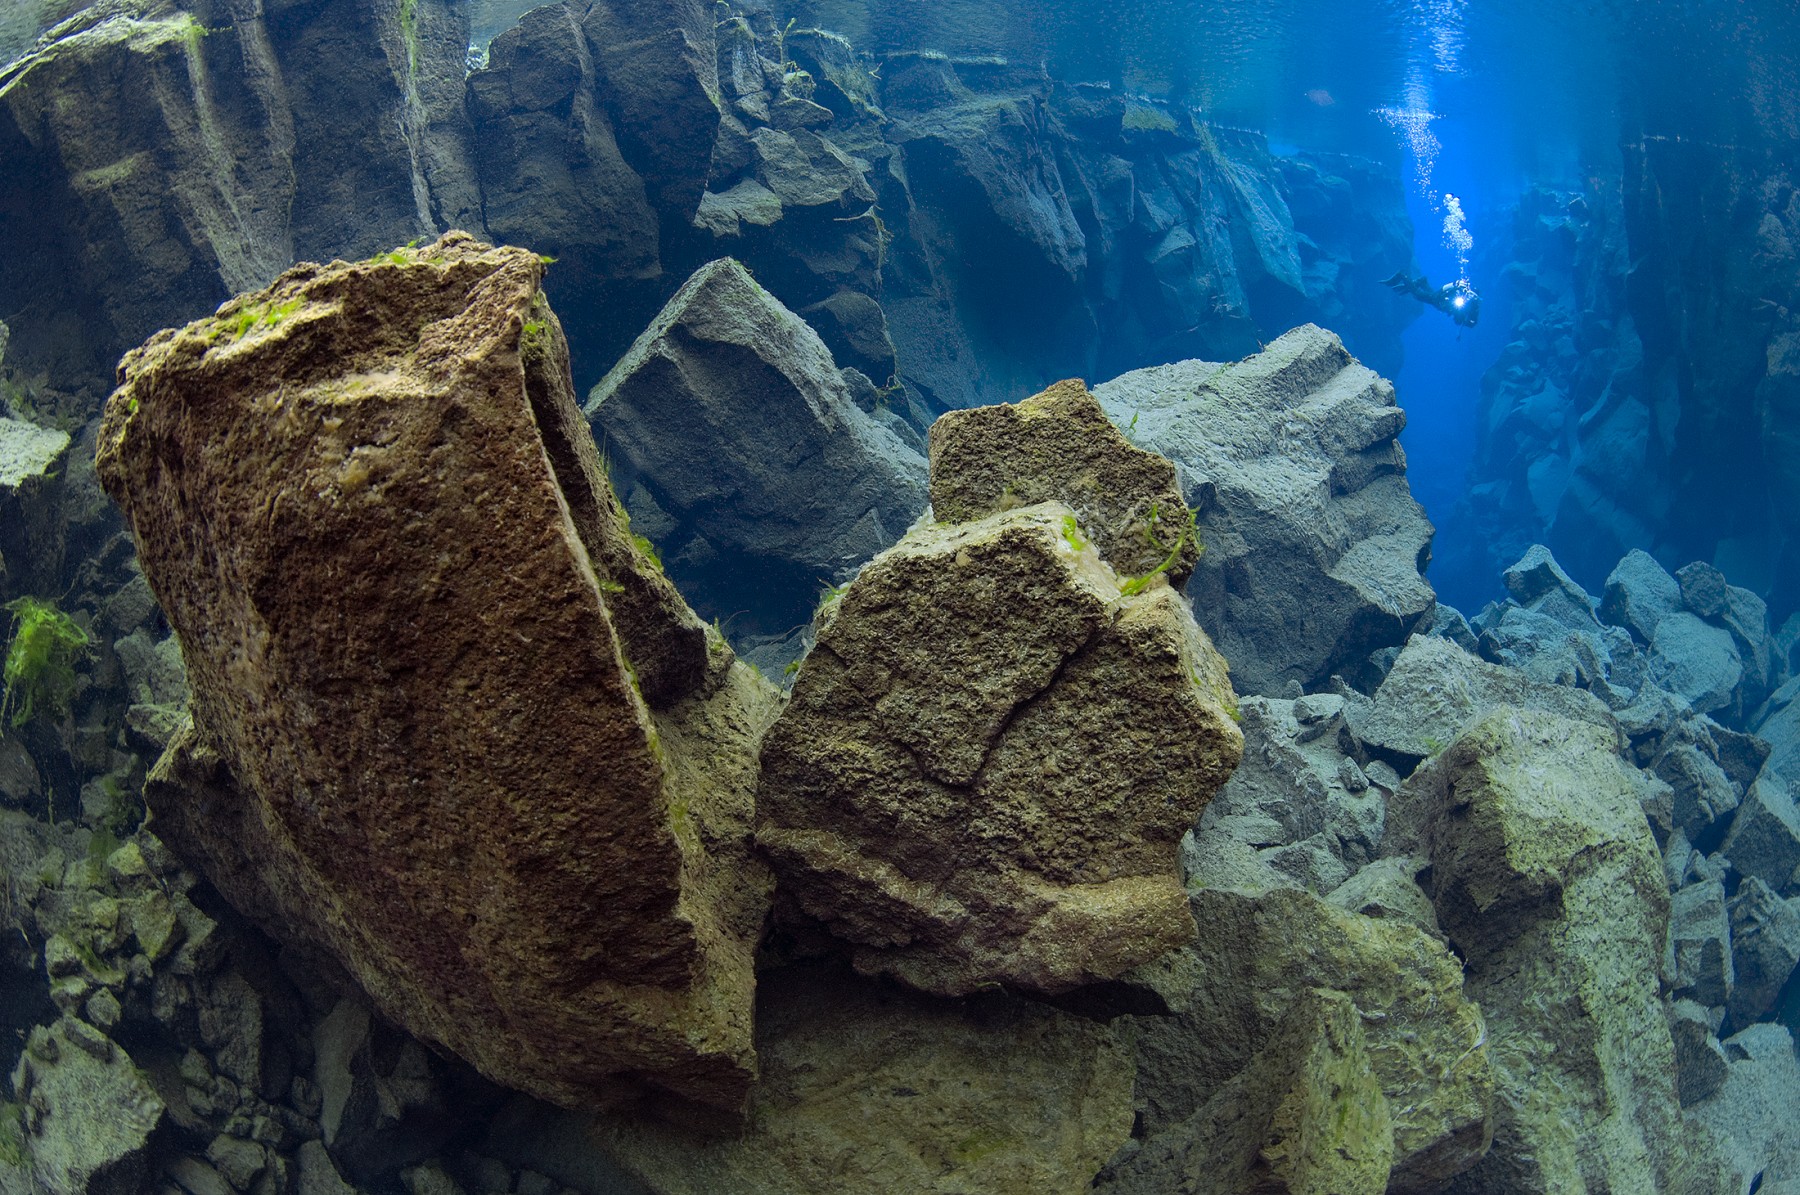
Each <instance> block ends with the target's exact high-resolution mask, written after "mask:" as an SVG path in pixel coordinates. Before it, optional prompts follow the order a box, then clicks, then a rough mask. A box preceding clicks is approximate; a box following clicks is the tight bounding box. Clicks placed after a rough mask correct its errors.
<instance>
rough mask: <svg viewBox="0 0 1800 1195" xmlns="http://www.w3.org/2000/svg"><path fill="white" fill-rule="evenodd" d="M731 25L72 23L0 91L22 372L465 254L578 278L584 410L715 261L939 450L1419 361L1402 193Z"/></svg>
mask: <svg viewBox="0 0 1800 1195" xmlns="http://www.w3.org/2000/svg"><path fill="white" fill-rule="evenodd" d="M722 11H723V16H722V17H721V15H720V14H715V13H714V11H713V10H712V9H711V8H710V7H706V6H702V5H698V4H691V3H683V4H676V5H652V4H641V3H628V2H625V0H618V2H608V3H593V4H590V3H564V4H552V5H547V6H544V7H541V8H537V9H534V10H532V11H531V12H529V13H527V14H525V16H524V17H523V19H522V20H521V21H520V22H519V23H518V24H517V25H516V26H513V27H512V28H509V29H506V30H505V31H504V32H502V33H500V35H499V36H497V37H495V38H494V40H493V41H492V43H491V45H488V46H487V52H486V56H485V60H484V61H482V62H480V63H479V64H477V67H478V68H477V69H475V70H473V72H472V73H469V74H467V77H466V79H465V72H464V51H465V47H466V45H467V43H468V37H469V32H470V30H469V27H468V24H467V22H468V19H469V17H468V14H467V12H466V10H465V8H464V7H463V6H462V5H459V4H448V3H444V2H443V0H404V2H402V0H381V2H380V3H376V4H373V5H369V4H361V3H351V2H350V0H331V2H329V3H324V4H316V5H305V6H299V7H294V6H284V7H281V8H278V9H271V10H269V11H267V12H264V11H262V10H258V11H256V12H240V11H239V10H238V9H237V8H235V7H232V6H229V5H225V4H223V3H207V2H196V3H195V4H193V5H181V4H178V3H175V2H174V0H116V2H113V3H108V4H105V5H96V6H92V7H90V8H88V9H86V10H84V12H83V13H82V14H81V15H79V16H77V17H76V18H73V19H72V20H71V21H70V22H69V23H67V24H65V25H64V26H61V27H59V28H58V29H57V30H55V31H53V33H52V35H51V36H50V39H49V40H48V41H47V42H46V44H45V45H44V46H43V47H42V48H41V49H39V50H37V51H35V52H33V53H30V54H27V55H26V56H24V57H23V58H21V59H20V60H19V61H17V62H15V63H14V64H13V65H11V66H10V67H7V68H6V69H5V71H4V73H0V158H3V159H4V160H5V161H7V163H8V165H9V169H8V171H7V172H6V177H5V179H4V180H0V211H5V212H8V213H11V218H12V220H13V222H14V223H13V226H14V227H15V228H17V229H18V230H19V243H20V244H21V245H27V246H31V247H32V248H31V249H30V250H29V251H27V252H23V253H18V254H8V255H7V256H6V257H5V259H4V260H0V309H3V310H5V311H6V312H7V313H8V316H9V319H11V318H12V317H13V316H14V313H17V318H16V319H14V320H13V322H14V332H15V333H16V340H15V345H14V350H13V352H14V355H15V357H16V358H17V364H18V365H19V367H20V368H24V369H28V370H30V371H31V372H33V373H36V372H38V371H44V372H46V373H47V374H48V375H49V377H50V379H51V381H52V382H53V383H54V384H55V385H56V386H59V387H62V388H66V389H70V390H76V389H80V388H82V387H84V386H85V387H86V388H87V391H88V399H87V402H88V409H89V410H92V409H93V407H94V406H95V405H97V400H98V398H99V397H100V395H101V394H102V393H103V392H104V390H105V389H106V386H107V381H106V379H108V378H109V376H110V373H111V367H112V362H113V360H114V359H115V358H116V357H117V355H118V354H119V353H121V352H122V351H123V350H124V349H125V348H127V347H129V346H130V345H132V344H134V343H136V342H137V341H139V340H141V339H142V338H143V337H145V336H147V335H148V334H149V333H150V332H151V331H153V330H154V329H155V328H156V327H158V326H161V325H163V324H167V323H172V322H178V321H180V320H183V319H191V318H194V317H197V316H199V315H201V314H204V313H205V312H206V311H208V310H210V309H211V308H212V307H213V306H215V305H216V304H217V303H219V302H220V301H222V300H223V299H224V298H226V297H227V296H228V295H230V294H232V293H234V292H236V291H240V290H245V289H251V288H254V287H258V286H262V285H265V284H267V283H268V282H269V281H271V280H272V279H273V277H274V276H275V275H276V274H277V273H279V272H280V271H281V270H282V269H284V268H286V267H287V266H288V265H289V264H291V263H292V262H294V261H296V260H308V259H312V260H328V259H329V258H331V257H333V256H343V257H346V258H350V259H356V258H361V257H365V256H367V255H369V254H371V253H373V252H376V251H380V250H385V249H388V248H390V247H392V246H394V245H397V244H401V243H403V242H406V241H408V240H410V239H413V238H415V237H419V236H422V235H423V236H430V235H433V234H435V233H436V232H438V231H441V230H444V229H448V228H463V229H466V230H468V231H470V232H471V233H474V234H476V235H478V236H483V237H486V238H489V239H494V240H497V241H504V242H511V243H516V244H526V245H529V246H531V247H532V248H533V249H534V250H536V251H539V252H544V253H548V254H550V255H553V256H555V257H557V258H558V268H557V269H556V270H555V271H553V272H552V274H551V277H550V281H549V284H548V285H549V287H550V291H551V294H552V298H554V299H555V300H556V302H557V304H558V309H559V311H560V312H561V314H562V317H563V320H564V322H565V325H566V326H567V327H568V328H569V330H570V336H571V340H572V342H573V344H574V346H575V355H576V372H577V378H578V381H579V382H581V383H582V384H583V385H584V386H585V385H587V384H590V383H591V382H592V381H593V380H595V379H597V378H598V377H599V376H600V374H601V373H602V372H604V370H605V369H606V368H607V367H608V366H609V365H610V364H611V363H612V361H613V360H615V359H616V358H617V357H618V356H619V355H620V354H621V353H623V351H624V350H625V348H626V347H627V345H628V344H629V341H630V339H631V336H632V334H633V332H634V330H635V329H637V328H640V327H642V326H643V325H644V324H645V323H646V322H648V320H649V318H650V316H651V315H652V313H653V312H654V311H655V309H656V307H657V306H658V305H660V304H661V303H662V302H663V301H664V300H665V299H666V298H667V297H668V296H669V295H670V294H671V293H672V292H673V291H674V290H675V289H676V287H677V285H678V284H679V283H680V282H681V280H682V279H684V278H686V277H687V276H688V275H689V273H690V272H691V271H692V270H693V269H695V268H696V267H698V266H699V265H700V264H702V263H703V262H705V261H708V260H711V259H713V258H717V257H719V256H721V255H724V254H731V255H733V256H737V257H739V258H741V259H743V260H745V261H746V262H748V263H749V264H751V266H752V267H753V268H754V269H755V270H756V272H757V275H758V277H759V278H761V279H762V280H763V282H764V283H765V284H766V285H767V286H768V287H769V288H770V289H771V290H772V291H773V292H774V293H775V294H776V295H777V296H778V297H779V298H780V299H781V300H782V301H783V302H785V303H786V304H787V305H788V306H789V307H791V308H793V309H794V310H796V311H800V312H801V313H802V314H803V315H804V316H805V317H806V318H807V319H808V320H809V321H811V322H813V323H814V324H815V325H816V326H817V327H818V328H819V330H820V332H821V333H822V334H823V335H824V336H825V337H826V340H827V342H828V343H829V344H830V345H831V347H832V348H833V350H834V352H837V353H838V354H839V356H840V358H841V360H842V363H844V364H848V365H853V366H855V367H856V368H858V369H860V370H861V371H862V372H864V373H865V374H867V375H868V376H869V377H870V378H872V379H873V381H874V382H875V384H876V385H877V386H887V385H889V384H890V383H893V382H904V383H905V384H906V386H907V388H908V392H909V393H910V397H911V398H912V399H914V400H916V401H917V402H918V403H920V404H922V405H921V407H919V408H918V410H917V412H916V414H915V424H916V426H917V427H918V428H919V429H920V430H922V429H923V426H924V423H925V422H926V421H928V419H929V417H930V415H931V414H933V413H935V412H937V411H939V410H943V409H946V408H950V407H962V406H970V405H976V404H979V403H983V402H994V401H1000V400H1004V399H1010V398H1015V397H1017V396H1018V395H1020V394H1025V393H1031V392H1032V391H1035V390H1037V389H1040V388H1041V387H1042V386H1044V385H1046V384H1048V383H1049V382H1051V381H1054V380H1055V379H1057V378H1059V377H1065V376H1070V375H1080V376H1089V377H1095V376H1107V375H1110V374H1112V373H1116V372H1118V371H1120V370H1122V369H1126V368H1131V367H1134V366H1137V365H1142V364H1148V363H1152V362H1155V361H1161V360H1167V359H1170V358H1173V357H1179V356H1192V355H1200V356H1209V357H1233V356H1237V355H1240V354H1242V353H1244V352H1247V351H1249V350H1250V349H1251V348H1253V347H1254V346H1255V344H1256V342H1257V340H1258V339H1263V340H1266V339H1269V338H1271V337H1272V336H1274V335H1275V334H1277V333H1279V332H1281V331H1283V330H1285V329H1286V328H1287V327H1289V326H1290V325H1291V324H1293V323H1296V322H1299V321H1301V320H1303V319H1308V318H1311V319H1317V320H1320V321H1322V322H1326V321H1328V322H1330V323H1331V324H1332V326H1334V327H1337V328H1339V329H1340V331H1341V332H1342V333H1343V334H1344V335H1345V336H1347V337H1349V338H1350V339H1351V340H1352V341H1353V342H1354V343H1355V344H1356V346H1357V348H1358V351H1359V352H1361V353H1363V354H1365V355H1366V356H1368V357H1369V358H1370V359H1371V360H1372V361H1373V362H1374V363H1375V364H1376V365H1377V366H1378V367H1379V368H1382V369H1383V370H1384V371H1386V372H1390V373H1391V372H1392V371H1393V369H1394V368H1395V367H1396V366H1397V363H1398V342H1397V339H1396V338H1395V337H1394V335H1393V334H1392V332H1391V329H1392V328H1393V327H1394V326H1396V325H1397V321H1396V319H1395V318H1394V317H1395V316H1396V314H1397V313H1398V312H1399V310H1400V308H1399V305H1398V302H1399V301H1398V300H1396V299H1395V298H1394V296H1392V295H1391V294H1389V293H1388V292H1386V291H1385V290H1383V289H1382V288H1381V287H1380V286H1379V274H1380V270H1379V265H1380V264H1381V263H1386V262H1389V261H1392V260H1398V259H1401V258H1403V257H1404V256H1405V254H1406V246H1407V243H1408V241H1409V236H1410V230H1409V229H1408V228H1407V227H1406V224H1405V221H1404V218H1403V216H1402V214H1401V213H1402V204H1401V194H1400V189H1399V182H1398V179H1397V178H1396V177H1392V176H1390V175H1388V174H1385V173H1383V172H1382V171H1381V170H1380V169H1379V168H1377V167H1374V166H1372V165H1369V164H1366V163H1359V162H1355V161H1352V160H1348V159H1345V160H1334V161H1329V162H1328V161H1326V160H1324V159H1316V160H1315V159H1291V160H1290V159H1281V158H1277V157H1275V156H1273V155H1271V154H1270V153H1269V151H1268V149H1267V146H1266V145H1265V144H1264V143H1263V141H1262V140H1261V139H1260V138H1259V137H1257V136H1256V135H1253V134H1246V133H1240V132H1235V131H1231V130H1227V129H1224V128H1213V127H1211V126H1208V125H1206V124H1205V123H1203V122H1201V121H1199V120H1198V119H1197V118H1195V117H1194V116H1193V114H1192V113H1191V112H1190V111H1189V110H1188V109H1186V108H1185V107H1182V106H1180V105H1173V106H1171V105H1167V104H1163V105H1160V106H1159V105H1146V104H1142V103H1138V102H1137V101H1127V100H1126V99H1124V98H1123V97H1122V96H1120V95H1115V94H1110V93H1108V92H1106V91H1104V90H1099V91H1096V90H1092V89H1083V88H1071V87H1068V86H1065V85H1062V84H1059V83H1057V82H1055V81H1053V80H1052V79H1050V78H1047V77H1045V76H1044V75H1043V73H1042V72H1041V71H1038V70H1036V69H1035V68H1029V67H1027V66H1024V65H1022V64H1021V65H1005V64H999V63H995V62H991V61H970V62H956V61H952V60H949V59H946V58H943V57H942V56H934V55H918V54H912V53H908V54H899V55H896V56H894V57H892V58H891V59H889V60H887V61H885V62H882V61H878V60H876V59H872V58H869V57H867V56H865V55H862V54H860V53H858V50H857V48H856V47H854V46H852V45H851V44H850V43H848V42H845V41H844V40H843V39H842V38H841V37H838V36H836V35H835V34H830V33H825V32H822V31H820V30H817V29H807V28H795V27H793V26H792V25H791V24H787V23H784V22H783V21H780V20H777V19H776V17H775V16H774V15H773V14H772V12H771V11H770V10H769V9H768V8H767V7H766V6H762V5H758V4H746V5H742V6H739V7H737V8H733V9H730V10H722ZM482 19H483V20H485V19H487V18H485V17H483V18H482ZM1002 261H1004V263H1005V269H1004V270H997V269H995V268H994V267H995V263H997V262H1002ZM997 287H998V288H999V289H996V288H997ZM852 349H854V351H853V352H851V351H849V350H852ZM896 393H897V394H898V392H896ZM905 398H906V396H905V395H900V396H899V397H897V398H896V400H895V405H896V406H897V407H898V408H899V409H901V410H902V411H903V413H904V412H905V410H906V409H907V408H906V402H905Z"/></svg>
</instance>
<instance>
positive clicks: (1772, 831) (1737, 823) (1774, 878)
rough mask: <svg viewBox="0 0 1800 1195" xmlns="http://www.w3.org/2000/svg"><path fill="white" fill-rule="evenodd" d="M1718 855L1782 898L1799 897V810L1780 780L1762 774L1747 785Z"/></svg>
mask: <svg viewBox="0 0 1800 1195" xmlns="http://www.w3.org/2000/svg"><path fill="white" fill-rule="evenodd" d="M1719 852H1720V853H1721V854H1723V855H1724V856H1725V857H1726V858H1728V859H1730V860H1731V866H1732V867H1733V868H1734V869H1735V870H1736V871H1738V872H1739V873H1740V874H1742V875H1747V876H1756V877H1757V878H1758V879H1760V880H1762V881H1763V882H1764V883H1766V884H1768V885H1769V887H1770V888H1772V889H1774V890H1775V891H1776V892H1778V893H1780V894H1782V895H1783V896H1792V895H1800V892H1797V891H1796V885H1797V884H1800V810H1796V809H1795V807H1794V798H1793V794H1792V792H1791V791H1790V790H1789V788H1788V785H1787V783H1786V782H1785V781H1783V780H1782V779H1781V777H1779V776H1777V775H1772V774H1771V775H1765V776H1763V777H1761V778H1760V779H1758V780H1757V781H1756V783H1754V784H1752V785H1751V786H1750V791H1749V792H1748V793H1746V794H1745V796H1744V801H1743V803H1742V804H1741V805H1740V806H1739V807H1738V811H1737V815H1736V816H1735V817H1733V818H1732V819H1731V829H1729V830H1727V831H1726V832H1725V841H1724V842H1723V843H1721V844H1720V845H1719Z"/></svg>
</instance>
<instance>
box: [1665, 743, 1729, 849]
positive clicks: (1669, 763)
mask: <svg viewBox="0 0 1800 1195" xmlns="http://www.w3.org/2000/svg"><path fill="white" fill-rule="evenodd" d="M1672 740H1673V741H1672ZM1648 770H1649V771H1650V772H1651V773H1652V774H1654V775H1655V776H1656V777H1657V778H1658V779H1659V780H1661V781H1663V782H1664V783H1665V784H1667V785H1668V786H1669V788H1670V790H1671V791H1672V804H1671V808H1670V816H1671V818H1672V821H1673V824H1674V825H1675V826H1677V827H1679V828H1680V829H1681V830H1682V831H1683V832H1684V833H1685V834H1686V835H1687V836H1688V838H1689V839H1690V840H1691V839H1697V838H1700V837H1701V836H1702V835H1704V834H1705V833H1706V831H1707V830H1709V829H1710V828H1712V827H1713V826H1714V825H1715V824H1716V823H1718V822H1720V821H1721V820H1723V819H1725V818H1727V817H1729V816H1730V815H1731V812H1732V810H1734V809H1736V808H1737V807H1738V805H1739V803H1740V802H1741V801H1742V799H1743V794H1742V793H1740V792H1739V791H1738V788H1737V786H1736V785H1734V784H1733V783H1732V782H1731V777H1729V776H1727V775H1726V774H1725V769H1723V768H1721V767H1720V766H1719V765H1718V763H1717V762H1716V761H1715V760H1714V759H1713V757H1712V756H1711V755H1710V754H1708V753H1707V752H1706V751H1705V750H1704V748H1703V746H1702V744H1700V743H1697V742H1692V741H1687V742H1684V741H1681V739H1680V738H1678V737H1677V736H1675V735H1669V736H1666V737H1665V738H1664V740H1663V747H1662V749H1661V750H1660V751H1658V752H1657V754H1656V755H1655V756H1654V757H1652V758H1651V760H1650V761H1649V764H1648Z"/></svg>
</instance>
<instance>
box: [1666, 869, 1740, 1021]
mask: <svg viewBox="0 0 1800 1195" xmlns="http://www.w3.org/2000/svg"><path fill="white" fill-rule="evenodd" d="M1733 980H1734V976H1733V973H1732V969H1731V922H1730V919H1729V918H1728V917H1727V915H1726V910H1725V886H1724V885H1723V884H1721V883H1719V881H1717V880H1702V881H1700V882H1698V883H1694V884H1689V885H1687V886H1686V887H1685V888H1682V889H1680V890H1679V891H1677V892H1676V893H1675V895H1674V896H1673V897H1671V898H1670V900H1669V946H1668V950H1667V951H1666V952H1665V954H1664V958H1663V982H1664V983H1665V984H1666V985H1667V986H1668V989H1669V991H1670V992H1672V993H1673V994H1674V995H1676V996H1678V997H1685V998H1687V999H1691V1000H1693V1001H1695V1002H1696V1003H1698V1004H1701V1005H1704V1006H1705V1007H1707V1008H1723V1007H1725V1002H1726V1001H1727V1000H1729V999H1731V985H1732V983H1733Z"/></svg>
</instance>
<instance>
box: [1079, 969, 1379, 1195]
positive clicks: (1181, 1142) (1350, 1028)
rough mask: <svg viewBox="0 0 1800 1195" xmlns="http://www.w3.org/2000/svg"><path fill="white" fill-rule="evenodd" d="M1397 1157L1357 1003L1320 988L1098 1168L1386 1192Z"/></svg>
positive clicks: (1254, 1184)
mask: <svg viewBox="0 0 1800 1195" xmlns="http://www.w3.org/2000/svg"><path fill="white" fill-rule="evenodd" d="M1134 1144H1137V1143H1135V1142H1134ZM1393 1161H1394V1129H1393V1121H1392V1118H1391V1116H1390V1113H1389V1110H1388V1101H1387V1098H1386V1096H1384V1095H1383V1094H1382V1090H1381V1084H1380V1082H1379V1079H1378V1077H1377V1074H1376V1071H1375V1069H1374V1067H1373V1065H1372V1062H1371V1059H1370V1056H1369V1050H1368V1045H1367V1043H1366V1041H1365V1039H1364V1035H1363V1030H1362V1026H1361V1024H1360V1022H1359V1020H1358V1013H1357V1009H1356V1005H1355V1004H1354V1003H1353V1002H1352V1001H1351V999H1350V998H1349V997H1348V996H1346V995H1344V994H1343V993H1342V992H1328V991H1320V990H1316V989H1315V990H1310V991H1302V992H1300V993H1298V994H1297V996H1296V998H1295V1001H1294V1006H1293V1008H1292V1010H1291V1011H1290V1012H1289V1013H1288V1015H1287V1017H1286V1019H1285V1020H1283V1021H1282V1023H1281V1025H1280V1026H1279V1027H1278V1028H1277V1029H1276V1030H1275V1032H1274V1033H1273V1034H1272V1035H1271V1036H1270V1038H1269V1040H1268V1041H1267V1043H1266V1044H1264V1045H1263V1046H1262V1048H1261V1049H1260V1050H1258V1052H1257V1054H1256V1056H1255V1057H1254V1058H1253V1059H1251V1061H1250V1064H1249V1065H1248V1066H1247V1067H1245V1068H1244V1069H1243V1070H1242V1071H1240V1072H1239V1073H1238V1074H1236V1075H1234V1076H1232V1077H1231V1078H1230V1079H1229V1080H1227V1081H1226V1082H1225V1083H1224V1084H1223V1085H1222V1086H1221V1087H1220V1088H1219V1090H1218V1091H1217V1092H1216V1093H1214V1094H1213V1096H1212V1098H1211V1099H1209V1100H1207V1102H1206V1103H1205V1104H1204V1105H1202V1106H1201V1108H1200V1109H1199V1110H1198V1111H1197V1112H1195V1113H1194V1114H1193V1115H1192V1116H1190V1117H1189V1118H1188V1119H1186V1120H1184V1121H1182V1122H1180V1123H1179V1124H1177V1125H1174V1126H1172V1127H1170V1128H1169V1129H1168V1130H1166V1131H1164V1132H1162V1133H1159V1134H1157V1135H1156V1136H1154V1137H1152V1138H1151V1139H1149V1140H1148V1141H1145V1142H1143V1143H1142V1144H1141V1146H1140V1147H1139V1148H1138V1149H1136V1150H1135V1151H1133V1152H1132V1153H1131V1154H1130V1155H1129V1156H1128V1157H1126V1158H1125V1159H1123V1160H1122V1161H1119V1162H1116V1163H1115V1164H1114V1165H1113V1166H1112V1167H1109V1169H1108V1171H1104V1172H1102V1174H1101V1176H1100V1178H1099V1179H1098V1180H1097V1181H1096V1182H1095V1184H1094V1189H1095V1190H1097V1191H1106V1192H1111V1193H1113V1195H1164V1193H1166V1192H1170V1191H1183V1192H1191V1193H1193V1195H1239V1193H1241V1192H1245V1191H1257V1192H1267V1193H1268V1195H1302V1193H1304V1195H1329V1193H1342V1195H1381V1193H1382V1192H1384V1191H1386V1190H1388V1176H1389V1172H1390V1170H1391V1169H1392V1166H1393Z"/></svg>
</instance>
